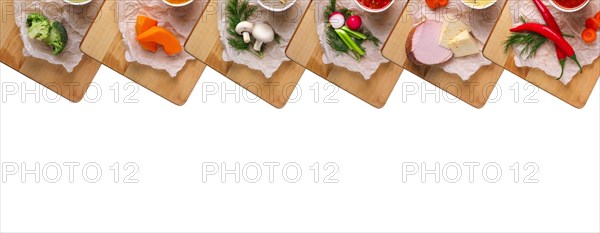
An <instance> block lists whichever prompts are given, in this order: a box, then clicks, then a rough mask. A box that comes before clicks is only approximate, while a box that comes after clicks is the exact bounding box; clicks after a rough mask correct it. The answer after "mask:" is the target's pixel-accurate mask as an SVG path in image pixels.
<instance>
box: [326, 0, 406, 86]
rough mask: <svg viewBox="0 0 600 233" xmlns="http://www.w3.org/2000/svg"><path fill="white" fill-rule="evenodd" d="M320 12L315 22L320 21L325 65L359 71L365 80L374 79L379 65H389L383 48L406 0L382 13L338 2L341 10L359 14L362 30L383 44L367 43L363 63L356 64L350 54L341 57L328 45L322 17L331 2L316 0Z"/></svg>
mask: <svg viewBox="0 0 600 233" xmlns="http://www.w3.org/2000/svg"><path fill="white" fill-rule="evenodd" d="M315 2H316V4H317V9H316V12H315V17H316V18H315V19H316V22H317V34H318V35H319V40H320V41H321V46H322V47H323V63H325V64H334V65H336V66H339V67H344V68H346V69H348V70H349V71H353V72H358V73H360V74H362V76H363V78H364V79H369V78H371V75H373V73H375V71H377V69H379V66H380V65H381V64H384V63H388V62H389V60H388V59H386V58H385V57H383V55H382V54H381V47H380V46H383V43H384V42H385V40H386V39H387V38H388V36H389V35H390V33H391V32H392V29H393V28H394V25H395V24H396V21H397V20H398V18H399V17H400V14H402V9H404V5H405V4H406V1H404V0H396V1H394V3H392V4H393V5H392V6H391V7H390V8H389V9H387V10H386V11H384V12H381V13H369V12H366V11H364V10H363V9H361V8H360V7H359V6H357V5H356V4H357V3H356V2H355V1H354V0H338V1H337V7H338V8H348V9H350V10H352V11H353V12H354V14H356V15H358V16H360V17H361V19H362V23H363V27H365V28H366V29H368V30H369V31H371V32H372V33H373V35H374V36H375V37H377V38H378V39H379V40H380V41H381V44H380V45H379V47H378V46H375V45H374V44H373V43H371V42H368V41H367V42H365V43H364V44H363V47H364V48H365V52H366V54H365V56H364V57H363V58H362V59H361V60H360V61H356V60H355V59H354V58H352V57H351V56H350V55H347V54H339V53H338V52H335V51H333V50H332V49H331V47H329V45H328V44H327V34H326V33H325V24H326V22H325V21H324V18H325V16H323V10H324V8H325V6H327V5H328V4H329V0H315Z"/></svg>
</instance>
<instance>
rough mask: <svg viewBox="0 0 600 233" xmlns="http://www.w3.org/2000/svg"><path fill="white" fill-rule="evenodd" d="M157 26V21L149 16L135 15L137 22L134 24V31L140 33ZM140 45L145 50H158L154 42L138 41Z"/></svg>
mask: <svg viewBox="0 0 600 233" xmlns="http://www.w3.org/2000/svg"><path fill="white" fill-rule="evenodd" d="M154 26H158V21H156V20H154V19H151V18H149V17H146V16H143V15H140V16H138V17H137V22H136V24H135V32H136V33H137V34H138V35H140V34H142V33H144V32H145V31H146V30H148V29H150V28H152V27H154ZM140 45H141V46H142V48H144V49H145V50H149V51H151V52H156V51H158V44H157V43H156V42H140Z"/></svg>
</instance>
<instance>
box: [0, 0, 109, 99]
mask: <svg viewBox="0 0 600 233" xmlns="http://www.w3.org/2000/svg"><path fill="white" fill-rule="evenodd" d="M20 10H21V9H19V8H18V7H15V6H14V4H13V1H12V0H1V1H0V19H1V20H0V62H2V63H4V64H6V65H7V66H9V67H11V68H13V69H15V70H16V71H17V72H19V73H21V74H23V75H25V76H27V77H29V78H30V79H32V80H34V81H35V82H37V83H39V84H40V85H42V86H45V87H46V88H48V89H50V90H52V91H54V92H56V93H57V94H59V95H60V96H62V97H64V98H65V99H68V100H69V101H71V102H79V101H81V99H83V97H84V95H85V93H86V91H87V89H88V87H89V86H90V84H91V83H92V80H93V79H94V77H95V76H96V73H97V72H98V69H100V65H101V64H100V63H99V62H97V61H95V60H94V59H92V58H90V57H89V56H86V55H84V56H83V58H82V60H81V62H80V63H79V65H78V66H76V67H75V68H74V70H73V72H71V73H68V72H67V71H66V70H65V68H64V67H63V66H61V65H55V64H51V63H49V62H47V61H45V60H42V59H38V58H34V57H25V56H23V41H22V40H21V35H20V30H19V27H17V25H16V24H15V14H17V13H18V12H19V11H20Z"/></svg>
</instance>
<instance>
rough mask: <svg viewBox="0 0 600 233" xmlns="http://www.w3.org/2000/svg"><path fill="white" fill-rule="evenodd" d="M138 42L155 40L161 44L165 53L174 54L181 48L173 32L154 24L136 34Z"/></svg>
mask: <svg viewBox="0 0 600 233" xmlns="http://www.w3.org/2000/svg"><path fill="white" fill-rule="evenodd" d="M137 40H138V41H139V42H142V43H143V42H155V43H157V44H159V45H162V46H163V49H164V50H165V53H167V54H168V55H175V54H178V53H180V52H181V51H182V50H183V48H182V47H181V44H180V43H179V40H178V39H177V37H175V35H173V33H171V32H170V31H168V30H167V29H165V28H162V27H158V26H154V27H151V28H150V29H148V30H146V31H145V32H144V33H142V34H140V35H138V36H137Z"/></svg>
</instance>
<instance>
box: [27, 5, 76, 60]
mask: <svg viewBox="0 0 600 233" xmlns="http://www.w3.org/2000/svg"><path fill="white" fill-rule="evenodd" d="M26 25H27V36H29V38H31V39H37V40H40V41H42V42H44V43H45V44H47V45H48V46H50V47H52V54H54V55H59V54H61V53H62V52H63V51H64V50H65V47H66V46H67V42H68V41H69V35H68V34H67V30H66V29H65V27H63V25H62V24H61V23H60V22H58V21H50V20H48V18H47V17H46V16H44V15H42V14H39V13H31V14H29V15H27V22H26Z"/></svg>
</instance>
